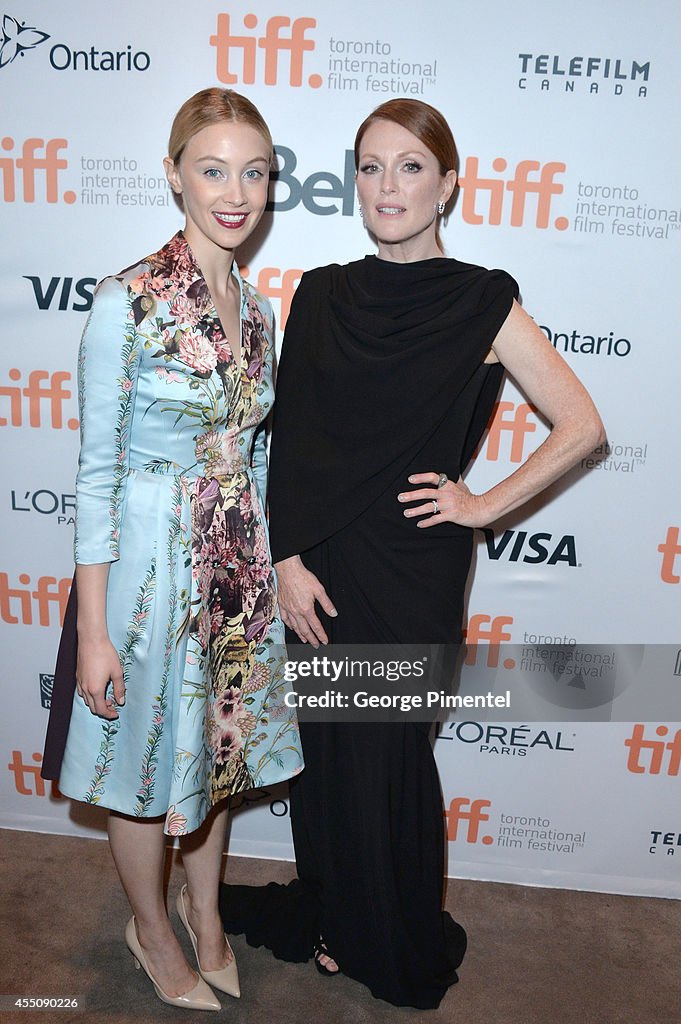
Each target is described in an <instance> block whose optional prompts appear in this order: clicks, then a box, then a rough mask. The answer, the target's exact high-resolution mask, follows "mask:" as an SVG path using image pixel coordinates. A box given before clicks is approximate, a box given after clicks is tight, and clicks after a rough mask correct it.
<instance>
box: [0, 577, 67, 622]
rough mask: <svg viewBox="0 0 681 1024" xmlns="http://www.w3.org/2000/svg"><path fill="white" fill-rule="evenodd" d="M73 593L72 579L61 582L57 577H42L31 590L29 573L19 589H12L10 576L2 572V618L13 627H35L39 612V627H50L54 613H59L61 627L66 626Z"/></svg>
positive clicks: (0, 610) (20, 578)
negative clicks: (66, 616) (36, 615)
mask: <svg viewBox="0 0 681 1024" xmlns="http://www.w3.org/2000/svg"><path fill="white" fill-rule="evenodd" d="M70 590H71V577H70V576H67V577H64V579H61V580H58V579H57V577H56V576H40V577H39V578H38V582H37V583H36V585H35V589H32V588H31V577H30V576H29V575H28V574H27V573H25V572H22V573H20V574H19V586H10V580H9V575H8V574H7V573H6V572H0V618H1V619H2V621H3V622H7V623H9V624H10V625H12V626H15V625H17V623H19V622H21V623H22V624H23V625H24V626H32V625H33V624H34V613H35V612H37V614H38V625H40V626H51V625H52V616H51V611H52V609H56V611H57V613H58V621H59V625H60V626H63V625H64V613H65V612H66V604H67V602H68V599H69V592H70Z"/></svg>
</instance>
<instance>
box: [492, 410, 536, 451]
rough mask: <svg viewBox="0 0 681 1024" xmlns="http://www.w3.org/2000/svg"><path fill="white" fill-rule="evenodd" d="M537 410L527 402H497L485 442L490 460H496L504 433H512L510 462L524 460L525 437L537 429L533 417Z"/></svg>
mask: <svg viewBox="0 0 681 1024" xmlns="http://www.w3.org/2000/svg"><path fill="white" fill-rule="evenodd" d="M536 412H537V410H536V409H535V407H534V406H533V405H528V403H527V402H519V403H518V405H515V404H514V403H513V402H506V401H504V402H497V403H496V404H495V406H494V409H493V411H492V417H491V419H490V421H489V424H488V427H487V436H486V438H485V440H484V442H483V446H484V448H485V458H486V459H487V461H488V462H496V461H497V459H498V458H499V454H500V451H501V438H502V435H506V434H510V442H511V444H510V451H509V462H522V460H523V458H524V455H525V438H526V437H527V435H528V434H534V432H535V431H536V429H537V422H536V419H535V420H533V419H531V418H530V417H532V416H533V415H534V414H535V413H536Z"/></svg>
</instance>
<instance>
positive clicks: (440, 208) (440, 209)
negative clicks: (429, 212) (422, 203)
mask: <svg viewBox="0 0 681 1024" xmlns="http://www.w3.org/2000/svg"><path fill="white" fill-rule="evenodd" d="M437 212H438V213H444V212H445V204H444V203H443V202H442V200H440V202H439V203H438V204H437Z"/></svg>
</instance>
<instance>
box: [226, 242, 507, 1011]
mask: <svg viewBox="0 0 681 1024" xmlns="http://www.w3.org/2000/svg"><path fill="white" fill-rule="evenodd" d="M516 295H517V285H516V284H515V282H514V281H513V280H512V278H510V277H509V276H508V275H507V274H505V273H504V272H502V271H487V270H484V269H482V268H481V267H475V266H471V265H469V264H464V263H460V262H458V261H456V260H449V259H444V258H438V259H431V260H425V261H422V262H418V263H407V264H394V263H389V262H387V261H384V260H380V259H378V258H376V257H367V258H365V259H364V260H361V261H358V262H357V263H352V264H349V265H348V266H346V267H340V266H337V265H332V266H330V267H323V268H320V269H318V270H315V271H312V272H310V273H307V274H305V275H304V277H303V280H302V281H301V284H300V286H299V289H298V291H297V293H296V296H295V299H294V303H293V307H292V310H291V315H290V318H289V321H288V325H287V328H286V337H285V343H284V350H283V355H282V361H281V366H280V370H279V379H278V388H277V401H276V405H275V422H274V431H273V441H272V453H271V463H270V466H271V468H270V524H271V542H272V551H273V558H274V561H275V562H277V561H280V560H282V559H284V558H287V557H289V556H290V555H294V554H300V555H301V557H302V559H303V562H304V563H305V565H306V566H307V567H308V568H309V569H310V570H311V571H312V572H314V573H315V574H316V576H318V578H319V579H320V580H321V582H322V583H323V584H324V587H325V589H326V591H327V593H328V594H329V595H330V597H331V599H332V601H333V602H334V604H335V606H336V609H337V611H338V617H337V618H329V617H327V616H325V615H323V614H322V619H323V622H324V626H325V629H326V631H327V633H328V635H329V640H330V642H331V643H334V644H344V643H346V644H394V643H399V644H407V643H415V644H438V643H443V644H453V643H457V642H458V641H459V640H460V635H461V623H462V618H463V595H464V587H465V583H466V577H467V575H468V570H469V566H470V559H471V552H472V544H473V531H472V530H470V529H468V528H465V527H460V526H457V525H455V524H452V523H446V524H442V525H439V526H436V527H432V528H430V529H428V530H420V529H418V528H417V526H416V520H415V519H407V518H405V517H404V515H403V508H404V507H403V506H401V505H400V504H399V503H398V501H397V494H398V493H399V492H400V491H404V490H408V489H409V488H410V486H411V485H409V483H408V481H407V477H408V476H409V474H410V473H417V472H420V473H423V472H430V471H434V472H437V473H440V472H445V473H447V474H448V476H449V477H450V478H451V479H457V478H458V476H459V475H460V474H461V472H462V471H463V470H464V469H465V467H466V465H467V464H468V462H469V460H470V458H471V456H472V453H473V450H474V448H475V446H476V444H477V443H478V441H479V439H480V437H481V435H482V433H483V431H484V428H485V425H486V423H487V420H488V418H489V416H490V413H491V410H492V406H493V403H494V399H495V397H496V394H497V392H498V388H499V384H500V381H501V375H502V369H501V367H500V366H499V365H498V364H496V365H488V364H484V362H483V361H484V358H485V356H486V355H487V353H488V352H489V349H490V346H491V344H492V342H493V340H494V338H495V336H496V334H497V332H498V330H499V328H500V327H501V325H502V323H503V321H504V320H505V318H506V316H507V314H508V312H509V310H510V308H511V304H512V301H513V298H514V297H515V296H516ZM288 639H289V640H293V641H294V642H295V640H296V638H295V637H293V636H289V637H288ZM428 734H429V724H428V723H419V722H414V721H407V722H400V723H369V722H367V723H360V724H346V723H341V722H330V723H314V724H313V723H307V724H305V723H303V724H301V736H302V742H303V752H304V757H305V764H306V767H305V770H304V771H303V773H302V774H301V775H300V776H299V777H298V778H297V779H296V780H295V782H294V783H293V784H292V785H291V822H292V827H293V836H294V843H295V850H296V865H297V870H298V877H299V880H298V881H296V882H294V883H292V884H291V885H290V886H287V887H282V886H274V885H271V886H267V887H266V888H265V889H262V890H259V891H258V890H254V889H250V888H249V887H241V886H239V887H236V886H227V887H225V889H224V890H223V894H222V895H223V898H222V909H223V916H224V918H225V924H226V927H227V930H228V931H232V932H240V931H245V933H246V936H247V938H248V940H249V942H251V943H252V944H253V945H261V944H264V945H266V946H268V947H269V948H270V949H272V951H273V952H274V953H275V955H276V956H279V957H281V958H283V959H288V960H296V961H300V960H306V959H308V958H309V957H310V955H311V948H312V945H313V943H314V941H315V939H316V938H317V937H318V936H319V935H320V934H321V935H323V937H324V941H325V943H326V945H327V946H328V948H329V951H330V953H331V954H332V955H333V957H334V959H335V960H336V961H337V962H338V964H339V966H340V968H341V970H342V971H343V973H344V974H347V975H349V976H350V977H352V978H355V979H356V980H358V981H361V982H363V983H364V984H366V985H368V987H369V988H370V990H371V992H372V993H373V995H375V996H377V997H379V998H381V999H385V1000H387V1001H389V1002H391V1003H394V1004H396V1005H398V1006H414V1007H418V1008H423V1009H425V1008H431V1007H436V1006H438V1005H439V1003H440V1000H441V999H442V997H443V995H444V993H445V992H446V990H447V987H448V986H449V985H451V984H452V983H453V982H455V981H456V980H457V974H456V968H457V967H458V966H459V964H460V962H461V960H462V958H463V955H464V952H465V947H466V934H465V932H464V930H463V928H462V927H461V926H460V925H458V924H456V923H455V922H454V921H453V920H452V918H451V917H450V915H449V914H447V913H445V912H443V911H442V890H443V874H444V843H445V838H444V821H443V806H442V796H441V792H440V786H439V780H438V776H437V769H436V766H435V761H434V757H433V752H432V748H431V745H430V742H429V735H428Z"/></svg>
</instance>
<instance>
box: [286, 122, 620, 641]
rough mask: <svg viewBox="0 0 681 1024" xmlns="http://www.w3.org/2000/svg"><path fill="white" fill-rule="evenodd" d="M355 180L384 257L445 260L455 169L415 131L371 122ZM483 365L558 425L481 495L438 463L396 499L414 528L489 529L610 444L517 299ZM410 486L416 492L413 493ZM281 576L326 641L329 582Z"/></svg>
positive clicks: (302, 571) (296, 565) (298, 621)
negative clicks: (441, 206)
mask: <svg viewBox="0 0 681 1024" xmlns="http://www.w3.org/2000/svg"><path fill="white" fill-rule="evenodd" d="M356 183H357V192H358V196H359V201H360V203H361V205H362V213H363V217H364V219H365V222H366V226H367V228H368V229H369V231H371V233H372V234H373V235H374V236H375V237H376V240H377V242H378V257H379V258H380V259H383V260H388V261H393V262H397V263H408V262H414V261H416V260H425V259H431V258H434V257H438V256H440V257H441V256H442V252H441V250H440V248H439V246H438V243H437V239H436V230H437V205H438V203H439V202H440V201H442V202H445V203H446V202H447V200H448V199H449V198H450V196H451V195H452V192H453V190H454V187H455V185H456V173H455V171H453V170H450V171H447V172H446V174H442V171H441V169H440V166H439V163H438V161H437V159H436V158H435V156H434V155H433V153H432V152H430V150H428V149H427V148H426V147H425V146H424V145H423V143H421V142H420V141H419V139H418V138H417V137H416V136H415V135H413V134H412V133H411V132H409V131H407V130H406V129H405V128H402V127H401V126H399V125H397V124H395V123H394V122H392V121H387V120H381V121H376V122H374V123H373V124H372V125H370V127H369V128H368V129H367V131H366V133H365V135H364V137H363V139H362V143H361V149H360V157H359V163H358V171H357V178H356ZM485 362H486V363H495V362H501V363H502V364H503V366H504V367H505V369H506V370H507V372H508V373H509V374H510V376H511V377H513V379H514V380H515V381H516V382H517V384H518V385H519V386H520V387H521V388H522V390H523V391H524V393H525V395H526V396H527V398H528V400H529V401H530V402H531V403H532V404H533V405H534V406H535V407H536V408H537V409H538V410H539V412H540V413H541V414H542V416H544V417H545V419H546V420H547V421H548V422H549V423H550V425H551V433H550V434H549V436H548V437H547V438H546V440H545V441H544V442H543V444H541V445H540V447H539V448H538V449H537V450H536V451H535V452H533V453H532V454H531V455H530V456H529V457H528V459H527V460H526V461H525V462H524V463H523V464H522V465H521V466H520V467H519V468H518V469H517V470H516V471H515V472H514V473H512V474H510V475H509V476H508V477H506V478H505V479H504V480H501V481H500V482H499V483H497V484H495V485H494V486H493V487H491V488H490V489H489V490H488V491H486V492H484V493H483V494H473V493H471V491H470V490H469V488H468V487H467V486H466V484H465V483H464V482H463V480H461V479H459V480H456V481H451V480H450V481H448V482H447V483H446V484H445V485H444V487H441V488H437V483H438V478H439V471H438V467H436V466H432V467H430V466H428V467H424V472H423V473H418V474H415V475H412V476H410V477H409V479H408V480H405V490H403V491H402V492H400V493H399V494H398V495H396V501H399V502H400V503H401V504H404V505H409V507H408V508H405V509H404V515H405V517H406V518H408V519H412V518H413V519H415V522H414V529H430V528H437V526H438V525H439V524H441V523H443V522H454V523H459V524H461V525H462V526H472V527H482V526H489V524H490V523H493V522H495V521H496V520H497V519H499V518H500V516H502V515H504V514H506V513H507V512H510V511H512V510H513V509H515V508H518V507H519V506H520V505H522V504H524V503H525V502H526V501H529V500H530V499H531V498H533V497H534V496H535V495H536V494H539V492H540V491H542V490H544V488H545V487H548V486H549V485H550V484H551V483H553V482H554V481H555V480H557V479H558V478H559V477H561V476H562V475H563V474H564V473H565V472H566V471H567V470H568V469H570V467H571V466H573V465H575V463H577V462H578V461H579V460H580V459H581V458H583V457H584V456H585V455H587V454H588V453H589V452H590V451H592V450H593V449H594V448H595V447H596V446H597V445H598V444H600V443H601V442H602V441H603V440H604V439H605V432H604V429H603V424H602V423H601V419H600V417H599V415H598V412H597V411H596V408H595V406H594V404H593V402H592V401H591V398H590V397H589V394H588V392H587V391H586V389H585V388H584V387H583V386H582V384H581V383H580V382H579V380H578V379H577V378H576V376H575V375H574V373H573V372H572V370H571V369H570V367H569V366H568V365H567V363H566V362H565V361H564V360H563V359H562V358H561V357H560V356H559V355H558V353H557V352H556V350H555V349H554V348H553V346H552V345H551V343H550V342H549V341H548V340H547V338H546V337H545V335H544V334H543V332H542V331H540V330H539V328H538V327H537V325H536V324H535V322H534V321H533V320H532V318H531V317H529V316H528V315H527V313H525V312H524V310H523V309H522V308H521V307H520V306H519V305H518V303H517V302H514V303H513V307H512V309H511V311H510V312H509V314H508V316H507V318H506V320H505V322H504V323H503V325H502V327H501V329H500V331H499V333H498V334H497V336H496V338H495V339H494V342H493V344H492V348H491V351H490V353H489V354H488V356H487V357H486V359H485ZM408 484H412V485H415V486H414V487H413V488H412V489H408ZM433 499H437V502H438V513H437V515H433V504H432V502H433ZM414 502H417V504H415V505H414V504H412V503H414ZM424 517H425V518H424ZM276 570H277V578H278V584H279V604H280V608H281V614H282V618H283V620H284V622H285V623H286V625H287V626H288V627H289V628H290V629H292V630H294V632H295V633H296V634H297V636H298V637H299V638H300V640H301V641H302V642H303V643H309V644H311V645H312V646H313V647H315V648H317V647H319V645H320V644H326V643H328V636H327V633H326V631H325V629H324V627H323V625H322V622H321V620H320V619H319V616H318V614H317V611H316V605H317V604H319V606H320V607H321V608H322V609H323V610H324V611H325V612H326V613H327V614H328V615H331V616H335V615H336V614H337V612H336V609H335V608H334V605H333V601H332V600H331V598H330V596H329V595H328V594H327V593H326V591H325V589H324V587H323V585H322V584H321V583H320V581H319V580H318V579H317V577H316V576H315V575H314V574H313V573H311V572H310V571H309V570H308V569H306V568H305V566H304V565H303V562H302V560H301V558H300V556H298V555H294V556H292V557H291V558H287V559H285V560H283V561H281V562H278V563H277V565H276Z"/></svg>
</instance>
